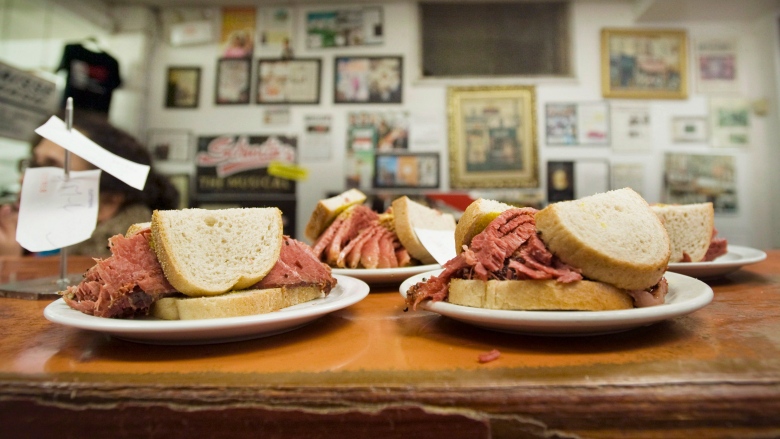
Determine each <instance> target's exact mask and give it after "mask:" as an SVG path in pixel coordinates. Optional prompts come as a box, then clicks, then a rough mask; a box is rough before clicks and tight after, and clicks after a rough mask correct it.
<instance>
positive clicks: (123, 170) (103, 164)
mask: <svg viewBox="0 0 780 439" xmlns="http://www.w3.org/2000/svg"><path fill="white" fill-rule="evenodd" d="M35 132H36V133H38V134H39V135H40V136H42V137H45V138H47V139H49V140H51V141H52V142H54V143H56V144H57V145H60V146H61V147H63V148H65V149H67V150H68V151H70V152H72V153H73V154H76V155H77V156H79V157H81V158H83V159H84V160H86V161H88V162H90V163H92V164H93V165H95V166H97V167H98V168H100V169H102V170H104V171H106V172H108V173H109V174H111V175H113V176H114V177H116V178H118V179H119V180H122V181H123V182H125V183H127V185H129V186H131V187H134V188H136V189H138V190H143V188H144V185H145V184H146V177H147V176H148V175H149V166H148V165H142V164H139V163H135V162H132V161H130V160H127V159H124V158H122V157H119V156H118V155H116V154H114V153H112V152H109V151H106V150H105V149H103V148H102V147H101V146H100V145H98V144H97V143H95V142H93V141H91V140H89V139H88V138H87V137H86V136H84V135H83V134H81V133H80V132H78V130H76V129H73V130H72V131H68V127H67V126H66V125H65V122H63V121H62V120H61V119H60V118H58V117H57V116H52V117H51V118H50V119H49V120H48V121H46V123H45V124H43V125H41V126H40V127H38V128H37V129H36V130H35Z"/></svg>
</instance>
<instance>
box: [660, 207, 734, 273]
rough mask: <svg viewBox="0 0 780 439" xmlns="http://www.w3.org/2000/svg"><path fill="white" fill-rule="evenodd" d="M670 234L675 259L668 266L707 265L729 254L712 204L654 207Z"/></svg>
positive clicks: (671, 259)
mask: <svg viewBox="0 0 780 439" xmlns="http://www.w3.org/2000/svg"><path fill="white" fill-rule="evenodd" d="M650 207H651V208H652V209H653V212H655V214H656V215H658V217H659V218H661V221H662V222H663V223H664V227H666V232H667V233H668V234H669V240H670V241H671V246H672V256H671V257H670V258H669V262H706V261H713V260H715V258H717V257H719V256H722V255H725V254H726V253H727V252H728V242H727V241H726V238H719V237H718V236H717V235H718V231H717V230H716V229H715V209H714V208H713V206H712V203H694V204H653V205H651V206H650Z"/></svg>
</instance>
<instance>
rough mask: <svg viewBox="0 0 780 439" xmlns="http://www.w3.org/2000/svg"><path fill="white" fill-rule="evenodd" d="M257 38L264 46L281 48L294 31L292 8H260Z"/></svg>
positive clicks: (261, 45) (260, 44)
mask: <svg viewBox="0 0 780 439" xmlns="http://www.w3.org/2000/svg"><path fill="white" fill-rule="evenodd" d="M257 12H258V23H257V39H258V45H259V46H260V47H262V48H269V49H279V50H281V49H282V48H283V47H284V46H285V44H287V43H289V42H290V41H291V38H292V33H293V19H292V10H291V9H290V8H281V7H263V8H259V9H258V11H257Z"/></svg>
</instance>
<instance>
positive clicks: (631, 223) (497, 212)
mask: <svg viewBox="0 0 780 439" xmlns="http://www.w3.org/2000/svg"><path fill="white" fill-rule="evenodd" d="M455 244H456V250H457V256H456V257H454V258H453V259H451V260H449V261H448V262H447V263H445V264H444V270H443V271H442V272H441V273H440V274H439V275H437V276H432V277H430V278H428V279H425V280H424V281H422V282H419V283H417V284H415V285H413V286H411V287H410V288H409V291H408V292H407V298H406V300H407V305H409V307H411V308H412V309H414V308H416V306H417V305H418V304H419V303H420V302H422V301H423V300H428V299H430V300H434V301H437V300H447V301H449V302H450V303H454V304H459V305H466V306H472V307H479V308H489V309H508V310H572V311H574V310H578V311H601V310H616V309H629V308H633V307H635V306H636V307H642V306H652V305H657V304H662V303H663V302H664V296H665V295H666V292H667V289H668V286H667V283H666V280H665V279H664V278H663V275H664V272H665V270H666V266H667V263H668V261H669V255H670V245H669V237H668V235H667V232H666V230H665V229H664V227H663V224H662V223H661V221H660V220H659V218H658V217H657V216H656V215H655V214H654V213H653V211H652V210H651V209H650V206H649V205H648V204H647V202H646V201H645V200H644V199H643V198H642V197H641V196H640V195H639V194H637V193H636V192H634V191H633V190H631V189H628V188H626V189H619V190H615V191H610V192H605V193H601V194H596V195H592V196H589V197H584V198H581V199H579V200H574V201H564V202H559V203H554V204H551V205H549V206H547V207H546V208H544V209H542V210H536V209H534V208H530V207H524V208H516V207H512V206H510V205H507V204H504V203H500V202H497V201H492V200H485V199H479V200H476V201H474V202H473V203H472V204H471V205H469V207H468V208H467V209H466V211H465V212H464V213H463V216H462V217H461V220H460V221H459V222H458V225H457V228H456V230H455Z"/></svg>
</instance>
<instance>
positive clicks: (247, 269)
mask: <svg viewBox="0 0 780 439" xmlns="http://www.w3.org/2000/svg"><path fill="white" fill-rule="evenodd" d="M247 216H248V217H247ZM212 229H213V230H212ZM250 229H251V230H250ZM151 231H152V248H153V249H154V252H155V254H156V255H157V259H158V261H159V262H160V266H161V267H162V269H163V273H164V274H165V277H166V278H167V279H168V282H170V283H171V285H172V286H173V287H174V288H176V290H177V291H179V292H181V293H183V294H186V295H188V296H214V295H219V294H223V293H225V292H227V291H231V290H241V289H245V288H248V287H250V286H252V285H254V284H256V283H257V282H259V281H260V280H262V279H263V277H265V275H266V274H268V272H269V271H271V268H273V266H274V265H275V264H276V261H277V260H278V259H279V254H280V252H281V249H282V235H283V225H282V213H281V211H280V210H279V209H278V208H275V207H265V208H247V209H224V210H206V209H185V210H156V211H154V212H153V213H152V223H151ZM258 235H259V236H258ZM228 238H229V240H228ZM253 238H257V239H253ZM204 247H205V248H204Z"/></svg>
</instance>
